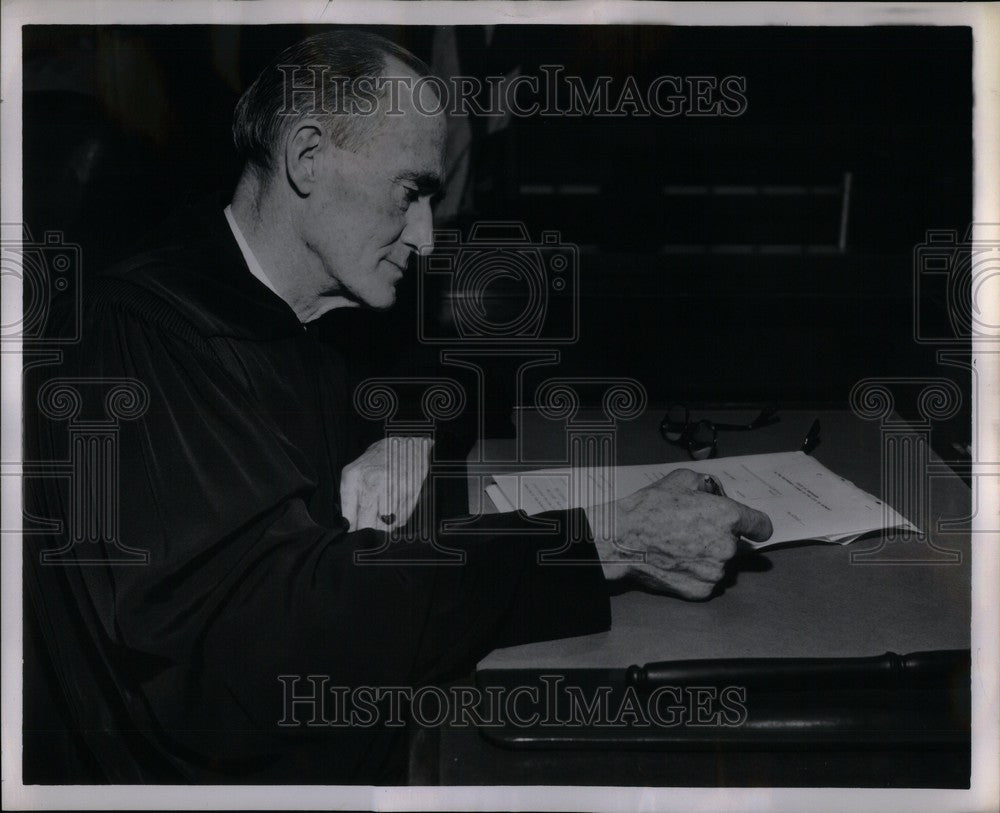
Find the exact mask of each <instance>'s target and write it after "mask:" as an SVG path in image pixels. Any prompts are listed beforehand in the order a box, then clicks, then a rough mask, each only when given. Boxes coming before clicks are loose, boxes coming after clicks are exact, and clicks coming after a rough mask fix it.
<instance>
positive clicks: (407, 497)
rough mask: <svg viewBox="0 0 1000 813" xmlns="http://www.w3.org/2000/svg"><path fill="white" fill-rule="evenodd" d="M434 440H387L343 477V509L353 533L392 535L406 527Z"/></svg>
mask: <svg viewBox="0 0 1000 813" xmlns="http://www.w3.org/2000/svg"><path fill="white" fill-rule="evenodd" d="M433 445H434V442H433V441H432V440H431V439H430V438H421V437H393V438H384V439H382V440H380V441H377V442H376V443H373V444H372V445H371V446H369V447H368V448H367V449H366V450H365V453H364V454H363V455H361V457H359V458H358V459H357V460H355V461H354V462H353V463H348V464H347V465H346V466H344V470H343V472H342V473H341V475H340V509H341V511H342V512H343V514H344V518H345V519H346V520H347V521H348V522H349V523H350V526H351V530H352V531H357V530H360V529H362V528H375V529H376V530H380V531H389V530H392V529H393V528H399V527H400V526H402V525H405V524H406V522H407V520H409V518H410V515H411V514H412V513H413V509H414V507H416V504H417V497H418V496H419V495H420V490H421V489H422V488H423V485H424V480H425V479H426V478H427V469H428V467H429V465H430V455H431V447H432V446H433Z"/></svg>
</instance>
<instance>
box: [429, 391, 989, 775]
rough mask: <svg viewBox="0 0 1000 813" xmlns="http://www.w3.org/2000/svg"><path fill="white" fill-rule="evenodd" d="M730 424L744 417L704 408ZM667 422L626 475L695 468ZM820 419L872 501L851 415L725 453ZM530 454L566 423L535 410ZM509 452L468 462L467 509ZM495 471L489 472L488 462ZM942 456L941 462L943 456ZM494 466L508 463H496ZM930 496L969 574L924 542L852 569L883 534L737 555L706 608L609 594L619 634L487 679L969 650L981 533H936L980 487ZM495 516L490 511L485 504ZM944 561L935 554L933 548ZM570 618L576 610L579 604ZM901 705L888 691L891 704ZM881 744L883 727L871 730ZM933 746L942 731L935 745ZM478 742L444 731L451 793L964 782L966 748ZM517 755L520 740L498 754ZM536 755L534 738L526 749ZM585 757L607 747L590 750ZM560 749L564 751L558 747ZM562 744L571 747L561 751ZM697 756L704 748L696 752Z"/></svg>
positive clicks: (869, 465) (954, 481)
mask: <svg viewBox="0 0 1000 813" xmlns="http://www.w3.org/2000/svg"><path fill="white" fill-rule="evenodd" d="M705 414H706V415H708V416H710V417H714V418H716V419H717V420H720V421H725V420H731V419H734V418H735V416H733V415H731V414H728V413H724V412H717V411H706V413H705ZM659 417H660V416H659V415H658V414H655V413H650V414H647V415H645V416H643V417H642V418H640V419H638V420H636V421H634V422H632V423H630V424H626V425H624V426H622V427H621V428H620V430H619V434H618V437H617V462H618V463H619V464H632V463H654V462H663V461H674V460H681V459H685V457H684V453H683V452H682V451H678V450H676V449H675V448H674V447H671V446H670V445H668V444H666V443H664V442H663V441H661V440H660V438H659V435H658V432H657V423H658V420H659ZM816 417H819V419H820V421H821V422H822V426H823V431H822V438H823V441H822V443H821V444H820V446H819V447H818V448H817V449H816V451H815V452H814V454H815V456H816V458H817V459H818V460H820V461H821V462H822V463H824V464H825V465H826V466H828V467H829V468H831V469H832V470H833V471H835V472H837V473H838V474H840V475H842V476H844V477H846V478H848V479H850V480H852V481H853V482H855V483H856V484H857V485H858V486H859V487H861V488H863V489H865V490H866V491H869V492H871V493H873V494H876V495H879V493H880V491H881V472H880V468H881V466H880V455H881V434H880V427H879V425H878V424H877V423H873V422H869V421H863V420H861V419H859V418H857V417H855V416H853V415H852V414H850V413H847V412H794V411H784V412H782V417H781V421H780V422H779V423H777V424H774V425H772V426H769V427H764V428H761V429H758V430H755V431H752V432H735V433H720V439H719V444H720V454H732V455H738V454H754V453H763V452H774V451H787V450H791V449H795V448H797V447H798V446H799V445H800V444H801V442H802V439H803V438H804V437H805V435H806V432H807V430H808V428H809V425H810V424H811V423H812V421H813V419H814V418H816ZM522 434H523V438H524V442H523V448H524V449H530V450H532V452H533V453H534V454H537V456H538V460H539V461H541V462H538V463H537V464H536V462H535V461H529V462H528V463H527V464H526V465H524V466H522V468H524V469H531V468H537V467H540V466H542V465H551V464H552V463H551V462H550V461H553V460H555V461H558V460H560V459H563V460H564V459H565V454H566V450H565V446H566V441H565V433H564V432H562V431H561V427H559V426H558V425H557V424H556V423H555V422H552V421H548V420H544V419H542V418H541V417H539V416H537V415H534V416H532V415H526V416H525V420H524V425H523V427H522ZM512 447H513V442H512V441H487V442H486V443H484V444H481V445H480V446H479V447H478V448H477V449H474V450H473V452H472V455H471V456H470V475H473V476H471V477H470V494H469V497H470V508H471V509H472V510H474V511H475V510H477V508H478V506H479V505H480V503H479V499H480V491H479V489H480V487H481V486H480V481H479V478H478V477H476V476H474V475H475V474H476V473H477V472H484V471H489V470H490V466H491V463H490V462H489V461H491V460H500V461H508V463H507V465H509V466H511V467H515V464H512V463H510V462H509V461H511V459H512V458H513V454H512ZM484 461H485V462H484ZM932 461H933V462H936V463H939V462H940V461H937V459H936V458H934V457H933V455H932ZM494 468H495V464H494ZM941 468H942V470H941V471H940V472H938V473H936V475H935V477H934V478H933V480H932V481H931V488H930V502H931V504H930V512H929V515H930V518H931V523H930V527H929V528H928V529H927V530H928V531H929V532H930V538H931V539H932V540H933V542H934V544H935V545H936V546H937V547H938V548H941V549H947V550H950V551H954V552H957V553H959V554H960V561H959V562H957V563H948V564H946V563H941V562H939V563H937V564H928V563H916V562H915V561H912V560H915V559H922V558H928V557H927V554H928V552H929V548H928V545H927V543H914V542H906V543H899V542H897V543H891V545H890V546H886V547H883V548H882V557H881V558H882V559H886V558H890V554H891V558H893V559H898V558H907V557H909V558H910V559H911V562H910V563H892V564H888V563H884V562H880V556H879V555H878V554H874V555H872V556H871V557H870V558H869V559H868V561H866V562H865V563H860V562H858V561H855V562H854V563H852V558H851V554H852V552H854V553H858V552H860V551H863V550H877V549H878V548H879V546H880V543H881V542H882V540H881V538H880V537H878V536H876V537H875V538H868V539H865V540H859V541H857V542H855V543H853V544H852V545H849V546H846V547H841V546H833V545H816V544H809V545H802V546H798V547H788V548H778V549H772V550H766V551H764V552H762V553H759V554H754V555H751V556H747V557H742V556H741V557H738V558H737V559H736V560H734V562H733V565H734V567H733V568H732V572H731V573H730V574H729V575H728V577H727V578H726V579H725V580H724V581H723V583H722V584H721V585H720V588H719V590H718V591H717V592H716V594H715V595H714V596H713V597H712V598H711V599H710V600H709V601H706V602H687V601H682V600H679V599H675V598H670V597H665V596H660V595H652V594H649V593H645V592H641V591H631V590H630V591H627V592H623V593H621V594H620V595H616V596H614V597H613V598H612V628H611V630H610V631H608V632H606V633H601V634H597V635H589V636H584V637H579V638H571V639H564V640H560V641H550V642H545V643H539V644H531V645H527V646H519V647H513V648H509V649H502V650H497V651H494V652H493V653H491V654H490V655H489V656H487V657H486V658H485V659H484V660H483V661H482V662H481V663H480V664H479V666H478V668H477V675H478V677H479V678H480V679H483V678H484V676H485V677H487V678H488V677H490V676H493V677H503V678H505V679H510V676H511V675H512V674H517V673H522V674H525V675H527V674H530V673H534V674H538V673H540V672H549V673H563V674H567V673H570V672H572V674H576V675H581V674H584V673H587V672H590V673H592V674H601V673H603V674H605V675H615V674H621V673H622V672H624V670H625V669H626V668H627V667H628V666H629V665H631V664H644V663H646V662H650V661H663V660H686V659H695V658H737V657H763V658H779V657H860V656H871V655H880V654H882V653H884V652H886V651H893V652H897V653H906V652H911V651H920V650H939V649H967V648H968V647H969V625H970V553H971V550H970V539H969V534H968V531H952V532H948V533H942V532H940V531H938V530H937V529H936V528H937V522H938V520H945V519H951V520H956V519H960V518H963V517H967V516H968V515H969V513H970V511H969V507H970V492H969V489H968V487H967V486H966V485H965V484H964V483H963V482H962V481H961V480H960V479H959V478H958V477H956V476H954V475H951V474H948V473H947V471H946V470H943V467H941ZM484 510H486V506H484ZM930 552H931V553H933V551H930ZM568 611H571V608H568ZM952 688H953V690H954V692H956V693H957V694H956V695H955V697H954V698H953V703H954V706H955V708H956V709H957V710H956V711H955V714H956V715H957V717H958V719H961V718H962V714H963V709H964V710H965V711H964V714H965V715H967V713H968V712H967V709H968V686H967V685H965V686H957V687H952ZM887 699H889V700H891V696H889V697H887ZM873 733H875V734H877V733H878V732H873ZM929 736H932V735H930V734H929ZM491 739H492V740H493V741H494V744H490V745H487V744H485V742H484V741H483V740H482V739H481V738H480V741H479V742H474V741H473V738H471V737H469V736H468V735H467V734H466V735H463V734H460V733H445V734H444V735H442V738H441V742H440V749H441V753H440V763H439V764H440V766H441V775H440V777H439V779H440V781H441V782H443V783H463V782H468V783H479V782H484V783H487V784H489V783H497V784H510V783H514V784H517V783H529V784H530V783H532V782H537V783H549V784H560V783H564V784H574V783H582V784H661V785H671V784H679V785H685V784H704V785H713V784H730V785H739V784H750V785H771V784H775V785H812V784H825V785H834V786H836V785H840V786H852V785H871V786H890V785H897V786H920V785H932V786H933V785H937V786H953V787H956V786H957V787H960V786H967V782H968V759H969V758H968V740H967V738H965V737H958V738H957V739H956V738H954V737H953V738H952V741H951V743H950V744H948V743H939V744H938V747H936V748H934V749H924V748H921V747H920V745H921V743H920V737H919V736H918V737H917V738H916V739H915V740H914V741H913V742H912V743H910V745H911V747H909V748H901V747H899V743H897V744H895V745H891V744H889V743H884V742H883V743H881V745H880V744H879V743H878V742H877V740H878V737H877V736H876V737H873V742H872V747H870V748H865V749H863V753H862V752H859V751H857V747H856V746H857V745H858V743H857V741H855V744H854V746H855V747H854V750H853V751H851V752H848V751H845V750H843V749H837V748H832V749H831V748H827V749H825V750H824V749H820V750H818V751H816V752H812V753H810V752H808V751H804V750H802V749H801V748H799V747H795V746H794V744H790V743H788V742H786V743H785V744H784V748H783V749H778V750H774V751H764V752H762V751H761V750H760V749H759V748H757V749H756V750H755V751H754V752H752V753H741V752H739V751H732V752H726V753H725V754H723V753H722V752H721V751H720V745H719V743H718V741H716V742H714V744H712V745H711V746H710V747H709V748H708V750H707V751H706V750H705V748H704V747H703V748H702V750H701V752H700V753H695V752H693V751H690V750H688V751H685V750H684V749H683V746H681V747H680V750H675V751H673V752H671V753H669V754H668V755H665V754H664V753H659V754H657V753H641V749H639V751H640V752H638V753H637V752H630V753H628V754H622V753H621V748H620V747H618V746H620V743H619V744H618V746H616V748H615V749H614V752H610V753H602V754H601V755H600V756H599V757H598V755H597V753H595V752H589V753H588V752H585V751H581V750H579V749H575V750H574V747H573V743H563V744H562V745H555V746H553V747H551V748H549V749H548V750H535V749H533V748H531V747H528V748H522V749H518V748H514V749H510V748H509V747H508V748H503V747H497V746H496V744H495V743H496V742H497V737H496V736H495V735H492V736H491ZM501 744H506V745H507V746H509V745H510V744H511V743H510V742H507V743H501ZM529 745H530V743H529ZM587 747H591V748H592V747H594V744H593V743H590V745H589V746H587ZM553 748H554V750H553ZM560 748H561V749H562V751H560V750H559V749H560ZM695 750H697V747H696V748H695Z"/></svg>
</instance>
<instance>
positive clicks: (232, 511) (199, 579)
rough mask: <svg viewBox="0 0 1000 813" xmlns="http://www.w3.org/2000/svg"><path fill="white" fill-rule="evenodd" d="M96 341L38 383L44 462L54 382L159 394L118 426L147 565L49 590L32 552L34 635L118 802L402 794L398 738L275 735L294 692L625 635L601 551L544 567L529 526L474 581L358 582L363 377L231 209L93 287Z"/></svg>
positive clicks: (53, 493)
mask: <svg viewBox="0 0 1000 813" xmlns="http://www.w3.org/2000/svg"><path fill="white" fill-rule="evenodd" d="M331 317H334V315H333V314H331ZM328 318H329V317H328ZM81 336H82V339H81V341H80V342H79V343H78V344H77V345H75V346H72V347H69V348H67V349H66V350H65V357H64V359H63V361H62V363H61V364H60V365H58V366H56V365H51V364H43V365H40V366H36V367H33V368H31V369H30V370H29V369H27V368H26V373H25V401H24V403H25V408H26V409H25V411H26V419H27V424H28V425H27V427H26V428H27V429H28V431H27V433H26V446H25V449H26V455H28V456H30V459H36V460H39V459H40V460H65V459H67V458H68V457H69V456H70V450H69V449H68V448H67V444H68V441H67V427H66V422H65V421H60V420H58V419H53V418H52V417H51V415H48V414H46V415H43V414H42V413H40V412H39V411H38V410H37V404H36V403H35V402H34V399H36V398H37V395H38V391H39V388H40V387H42V386H43V385H44V384H45V383H46V382H47V381H50V380H51V379H53V378H67V379H73V380H75V381H76V382H80V381H83V382H85V383H84V384H77V386H78V388H86V387H87V386H92V385H93V382H94V381H98V382H101V381H104V382H108V383H107V386H108V388H110V387H111V386H112V382H113V381H114V380H118V379H135V380H137V381H139V382H141V383H142V385H143V387H144V388H145V390H146V391H147V392H148V399H149V403H148V407H147V409H146V411H145V413H144V414H142V415H141V417H139V418H136V419H131V420H130V419H123V420H121V421H119V423H118V435H117V447H118V455H119V473H120V476H119V478H118V479H119V488H120V492H119V497H118V499H117V510H118V533H117V536H118V538H119V539H120V540H121V542H122V543H123V544H125V545H127V546H129V547H132V548H136V549H141V550H145V551H148V552H149V561H148V563H147V564H144V565H127V564H97V565H94V564H89V565H82V564H81V565H72V564H71V565H70V566H61V567H47V566H43V565H40V564H39V552H40V550H41V548H42V547H49V548H51V547H53V546H54V544H53V539H52V537H51V536H48V537H46V536H45V535H44V534H43V535H41V536H39V537H26V543H25V557H26V558H25V569H26V581H25V587H26V614H27V613H28V612H31V613H34V614H35V616H36V617H37V619H38V628H39V630H40V633H39V634H40V637H41V638H42V639H43V642H44V647H43V649H44V651H45V652H46V653H47V655H48V657H49V659H50V664H51V668H52V670H53V673H54V674H55V676H56V677H57V683H58V685H59V689H60V691H61V693H62V698H61V700H64V701H65V703H66V708H68V709H69V713H70V715H71V716H72V719H73V723H72V726H74V727H76V728H78V729H79V730H80V731H83V732H84V736H85V738H86V739H87V742H88V746H89V747H90V748H91V749H92V750H93V751H94V753H95V755H96V757H97V761H98V762H99V763H100V764H101V768H102V771H103V773H104V774H105V775H106V776H108V778H109V779H110V780H111V781H124V782H128V781H140V782H145V781H157V782H171V781H180V782H185V781H194V782H230V781H233V782H256V781H259V782H276V781H277V782H282V781H288V782H311V783H313V782H321V783H345V782H350V783H368V782H383V781H384V782H397V781H400V779H401V776H402V775H401V774H400V773H399V771H398V761H397V760H398V756H399V751H400V748H399V739H400V732H399V730H397V729H386V728H384V727H381V726H378V725H376V726H372V727H370V728H359V727H356V728H337V727H322V726H321V727H318V728H311V727H307V726H291V727H282V726H279V725H278V721H279V720H280V719H281V718H282V716H283V713H284V707H283V702H284V700H285V695H284V691H285V684H283V683H282V682H281V681H279V679H278V677H279V676H281V675H285V676H288V675H291V676H300V677H302V678H304V677H305V676H307V675H323V676H329V683H328V685H330V686H350V687H354V686H359V685H368V686H420V685H424V684H427V683H430V682H434V681H442V680H448V679H451V678H454V677H456V676H460V675H462V674H464V673H467V672H468V670H470V669H471V667H472V666H473V665H474V664H475V662H476V660H477V659H478V658H481V657H482V656H483V655H485V654H486V653H487V652H488V651H489V650H490V649H492V648H494V647H497V646H505V645H512V644H515V643H521V642H528V641H533V640H545V639H551V638H557V637H565V636H570V635H579V634H586V633H592V632H596V631H600V630H604V629H607V628H608V626H609V625H610V611H609V606H608V594H607V588H606V586H605V582H604V580H603V577H602V572H601V568H600V565H599V564H598V563H597V561H596V558H595V557H596V554H595V552H594V548H593V545H591V544H583V545H580V544H578V545H574V546H572V547H573V550H572V555H573V557H574V558H575V559H579V558H580V557H581V556H583V557H584V558H588V559H591V560H593V561H591V562H589V563H588V564H584V565H583V566H580V565H576V566H558V565H553V564H551V563H549V564H541V565H540V564H539V563H538V561H537V553H538V552H539V551H540V550H543V549H545V550H550V549H552V548H555V547H558V546H559V543H560V542H561V539H562V537H559V536H556V537H553V535H551V534H547V535H544V536H538V535H531V534H527V535H526V534H524V533H523V531H524V528H523V527H520V523H521V520H519V518H518V517H517V516H516V515H509V516H504V517H502V518H499V520H498V519H497V518H495V517H494V518H491V527H494V528H496V527H497V526H498V525H499V526H500V527H503V528H508V529H510V530H511V531H514V530H520V531H522V533H519V534H515V533H509V534H508V533H504V532H502V531H495V530H494V532H492V533H488V534H482V533H473V532H471V531H470V533H468V534H467V535H463V536H457V537H456V536H453V535H449V536H448V539H447V543H446V544H447V545H448V547H450V548H456V549H460V550H462V551H463V552H464V554H465V563H464V564H462V565H458V566H455V565H447V566H416V565H406V564H392V565H384V564H380V565H367V566H363V565H358V564H356V563H355V561H354V554H355V552H356V551H359V550H361V549H366V548H375V547H377V546H378V545H379V544H380V542H382V540H383V538H384V535H382V534H381V533H379V532H376V531H372V530H363V531H359V532H349V531H348V529H347V528H346V521H345V520H344V519H343V517H342V516H341V515H340V511H339V485H338V480H339V472H340V470H341V469H342V468H343V466H344V465H345V464H346V463H348V462H350V460H352V459H353V458H354V457H356V456H357V454H359V453H360V451H361V449H360V448H358V444H357V438H356V437H355V436H354V435H353V434H352V431H351V429H350V424H351V418H352V416H351V414H350V412H349V405H350V403H351V401H350V397H349V395H350V393H348V392H347V391H346V383H345V371H344V363H343V360H342V359H341V358H340V357H339V356H338V354H337V353H336V352H335V351H334V350H333V349H331V347H329V346H327V345H325V344H324V343H322V342H321V341H319V340H318V338H317V337H316V335H315V334H314V332H313V331H312V330H308V329H304V328H303V326H302V325H301V324H300V323H299V322H298V320H297V319H296V317H295V315H294V312H293V311H292V310H291V309H290V308H289V307H288V306H287V305H286V304H285V303H284V302H283V301H282V300H281V299H280V298H278V297H277V296H275V295H274V294H273V293H272V292H270V291H269V290H268V289H267V288H266V287H265V286H264V285H262V284H261V283H260V282H259V281H258V280H256V279H255V278H254V277H253V276H252V275H251V274H250V272H249V270H248V268H247V266H246V264H245V262H244V260H243V257H242V255H241V253H240V251H239V248H238V246H237V244H236V242H235V240H234V238H233V236H232V233H231V232H230V230H229V227H228V224H227V223H226V221H225V218H224V215H223V212H222V204H221V203H219V202H217V201H213V202H212V204H205V205H201V206H199V207H192V208H191V209H189V210H186V211H185V212H184V213H183V215H182V216H180V217H178V218H175V219H174V221H173V222H172V224H170V225H168V226H167V227H166V228H165V229H163V230H162V231H161V233H160V234H159V235H158V236H157V237H156V239H155V240H154V241H153V243H152V245H151V247H150V248H148V249H147V250H145V251H144V252H143V253H141V254H139V255H138V256H136V257H135V258H133V259H131V260H130V261H128V262H126V263H123V264H121V265H120V266H118V267H116V268H115V269H112V270H111V271H110V272H108V273H106V274H104V275H102V276H101V277H98V278H95V279H94V280H93V281H92V282H91V284H90V285H89V286H88V290H87V293H86V296H85V297H84V302H83V320H82V330H81ZM358 351H359V352H363V349H362V348H358ZM88 397H91V396H88ZM87 408H89V407H88V406H87V405H84V409H87ZM102 408H103V407H102ZM58 417H59V416H57V418H58ZM26 459H29V458H28V457H26ZM57 480H58V478H42V479H41V480H40V481H39V482H36V483H34V484H33V486H31V487H30V488H29V494H28V496H29V508H30V512H31V513H33V514H34V515H36V516H41V517H44V518H59V519H61V520H63V522H64V526H63V527H67V526H66V524H65V523H66V520H67V511H68V510H69V509H68V506H67V496H66V492H67V487H66V486H65V484H63V486H61V487H60V486H59V485H58V482H57ZM552 516H553V517H555V518H558V519H560V520H561V528H563V529H566V528H568V525H569V523H568V519H569V516H568V514H553V515H552ZM473 530H474V529H473ZM562 533H566V531H565V530H564V531H562ZM32 540H33V541H32ZM39 540H41V541H39ZM84 548H85V549H86V550H85V551H82V549H84ZM407 551H410V552H411V554H408V553H407ZM84 552H85V553H86V554H87V556H88V557H91V558H94V550H93V545H92V544H90V543H87V544H86V545H83V544H78V545H76V546H74V548H73V549H72V551H71V554H70V556H71V557H77V558H79V557H80V556H82V555H83V553H84ZM392 553H393V554H394V555H403V556H406V555H414V556H416V555H420V554H421V553H423V554H426V546H422V545H421V544H420V543H413V544H396V545H394V546H393V549H392ZM97 558H98V559H100V556H98V557H97ZM27 599H30V601H28V600H27ZM309 688H310V686H309V684H308V683H306V682H305V681H304V680H301V681H300V682H299V684H298V686H297V689H296V691H297V692H299V693H300V694H301V693H306V692H308V690H309ZM26 691H29V687H26ZM297 708H298V711H297V716H298V717H299V719H303V720H305V719H308V718H309V717H310V716H311V715H310V712H309V709H308V708H307V707H302V706H301V705H300V706H299V707H297ZM394 755H395V756H394ZM403 778H405V777H403Z"/></svg>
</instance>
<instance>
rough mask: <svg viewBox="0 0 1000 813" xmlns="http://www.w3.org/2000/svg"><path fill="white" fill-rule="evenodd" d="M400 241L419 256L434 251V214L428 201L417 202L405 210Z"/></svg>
mask: <svg viewBox="0 0 1000 813" xmlns="http://www.w3.org/2000/svg"><path fill="white" fill-rule="evenodd" d="M402 240H403V242H404V243H406V245H408V246H409V247H410V248H411V249H412V250H413V251H414V252H415V253H417V254H420V255H421V256H426V255H427V254H430V253H431V251H432V250H433V249H434V213H433V212H432V211H431V203H430V200H429V199H425V200H418V201H416V202H415V203H413V204H412V205H411V206H410V208H409V209H408V210H407V212H406V226H405V227H404V229H403V234H402Z"/></svg>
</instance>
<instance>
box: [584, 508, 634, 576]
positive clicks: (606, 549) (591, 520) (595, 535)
mask: <svg viewBox="0 0 1000 813" xmlns="http://www.w3.org/2000/svg"><path fill="white" fill-rule="evenodd" d="M609 507H610V506H608V505H597V506H589V507H584V509H583V513H584V515H585V516H586V517H587V523H588V524H589V525H590V536H591V539H593V541H594V547H595V548H596V549H597V559H598V561H599V562H600V563H601V569H602V570H603V571H604V578H605V579H607V580H608V581H616V580H618V579H622V578H624V577H625V576H626V575H628V566H627V564H626V563H625V562H624V561H622V560H621V558H620V557H619V556H618V555H617V553H618V551H617V548H616V547H615V542H614V536H613V534H612V531H611V528H610V525H609V521H608V520H609V514H608V509H609Z"/></svg>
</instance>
